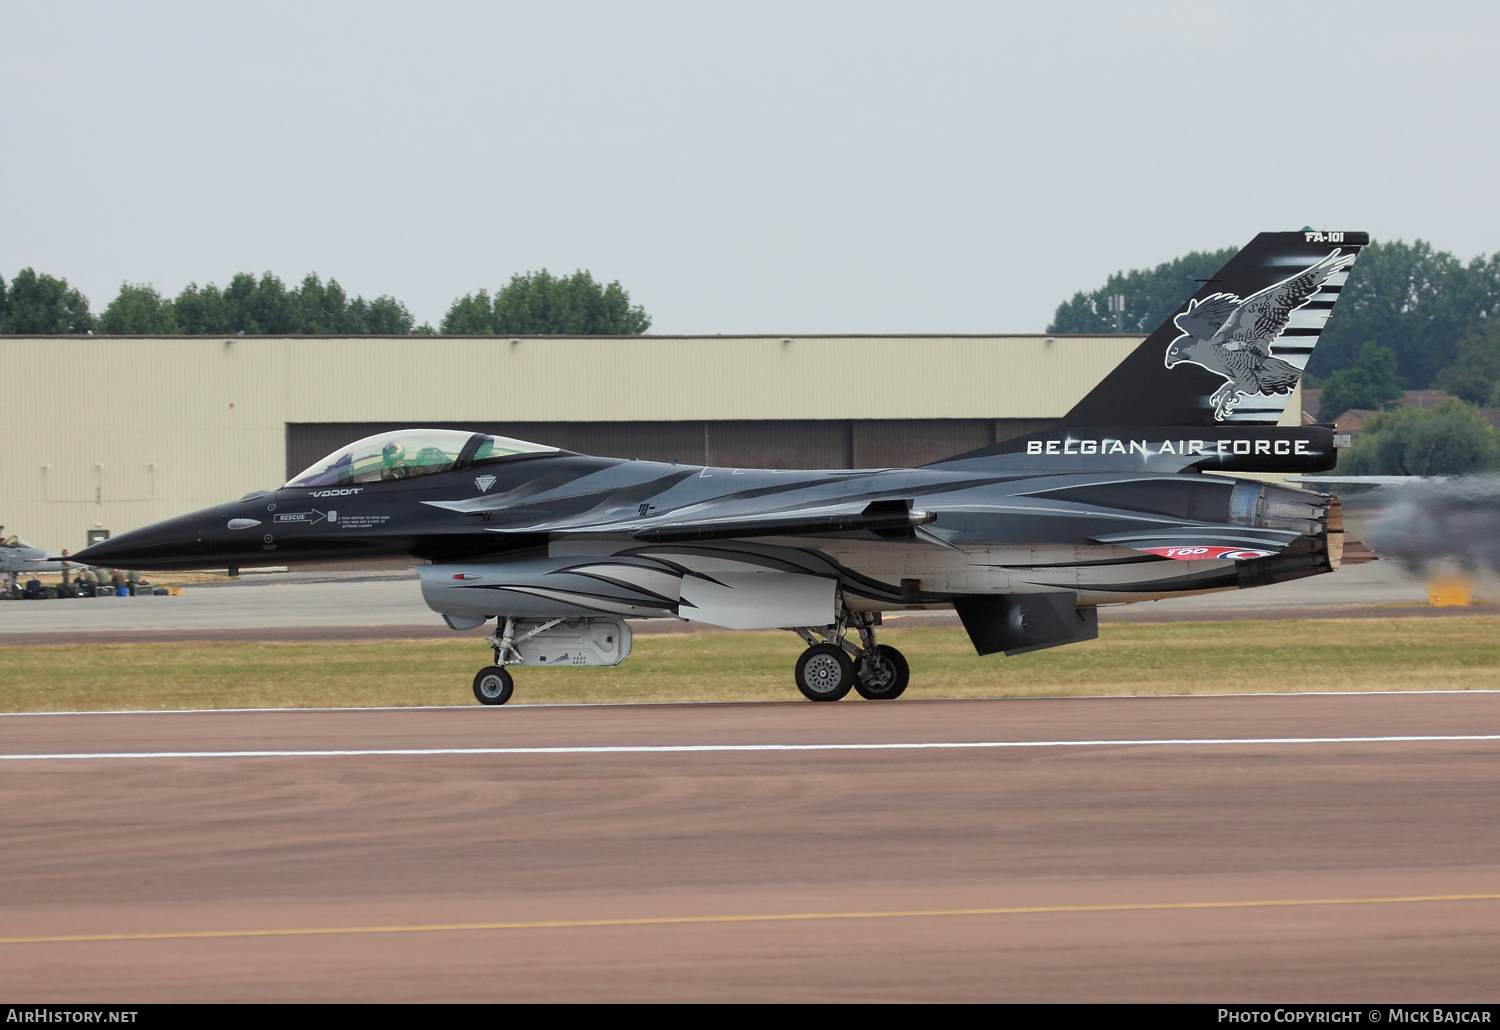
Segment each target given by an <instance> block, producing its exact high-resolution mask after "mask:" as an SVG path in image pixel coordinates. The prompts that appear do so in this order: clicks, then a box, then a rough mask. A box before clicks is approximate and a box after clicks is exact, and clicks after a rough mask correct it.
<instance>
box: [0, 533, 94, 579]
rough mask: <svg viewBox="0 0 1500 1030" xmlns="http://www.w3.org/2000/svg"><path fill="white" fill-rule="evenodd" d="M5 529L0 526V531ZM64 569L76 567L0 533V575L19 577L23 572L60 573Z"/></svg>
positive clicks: (49, 552) (22, 541) (23, 541)
mask: <svg viewBox="0 0 1500 1030" xmlns="http://www.w3.org/2000/svg"><path fill="white" fill-rule="evenodd" d="M4 528H5V527H3V526H0V530H3V529H4ZM64 567H68V568H75V567H76V566H75V565H74V564H73V563H72V562H69V561H66V560H64V558H63V556H62V555H60V554H53V553H52V552H51V551H45V550H43V549H42V548H40V547H32V546H31V545H30V544H28V543H27V542H26V541H25V540H22V539H21V538H20V537H17V536H12V537H8V538H7V537H6V536H5V534H4V533H3V532H0V575H4V576H11V575H19V574H20V573H23V572H61V571H62V570H63V568H64Z"/></svg>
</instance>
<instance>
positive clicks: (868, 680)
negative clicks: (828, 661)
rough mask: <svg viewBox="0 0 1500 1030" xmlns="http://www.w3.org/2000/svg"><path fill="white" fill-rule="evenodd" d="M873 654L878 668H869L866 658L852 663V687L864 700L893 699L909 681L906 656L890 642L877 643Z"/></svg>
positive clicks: (908, 667)
mask: <svg viewBox="0 0 1500 1030" xmlns="http://www.w3.org/2000/svg"><path fill="white" fill-rule="evenodd" d="M875 656H876V657H875V661H876V662H878V663H879V667H878V668H875V669H872V668H870V664H871V662H870V660H869V659H867V658H861V659H860V660H859V661H857V662H855V663H854V689H855V690H857V691H859V696H860V697H862V698H864V699H865V700H866V701H894V700H896V698H898V697H900V696H901V693H902V691H904V690H905V689H906V684H907V683H909V682H910V681H911V666H909V665H907V664H906V656H905V655H904V654H902V653H901V652H900V651H897V650H896V649H895V648H894V647H892V646H891V645H890V644H880V645H878V646H877V647H876V648H875Z"/></svg>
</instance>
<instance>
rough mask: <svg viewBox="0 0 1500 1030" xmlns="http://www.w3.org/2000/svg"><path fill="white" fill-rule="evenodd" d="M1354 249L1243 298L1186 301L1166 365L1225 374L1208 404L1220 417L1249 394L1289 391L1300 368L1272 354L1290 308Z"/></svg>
mask: <svg viewBox="0 0 1500 1030" xmlns="http://www.w3.org/2000/svg"><path fill="white" fill-rule="evenodd" d="M1355 256H1356V255H1355V254H1344V253H1342V252H1340V251H1338V250H1335V251H1334V252H1333V253H1332V254H1329V255H1328V256H1327V257H1325V258H1323V259H1322V260H1321V261H1319V262H1318V263H1317V264H1315V265H1311V266H1309V267H1308V268H1306V269H1303V270H1302V271H1301V272H1298V273H1297V274H1296V275H1294V276H1291V277H1290V278H1287V279H1283V280H1282V281H1281V282H1279V283H1274V284H1273V285H1271V286H1267V287H1266V288H1265V289H1263V290H1261V291H1260V292H1258V293H1253V294H1251V295H1250V296H1249V297H1246V298H1245V299H1243V300H1241V299H1240V297H1239V296H1237V295H1236V294H1233V293H1212V294H1209V295H1208V296H1207V297H1204V298H1203V299H1202V300H1190V301H1188V306H1187V310H1185V311H1183V312H1182V313H1181V314H1180V315H1177V316H1176V317H1175V318H1173V319H1172V324H1173V325H1175V326H1176V327H1177V329H1178V330H1179V331H1180V333H1181V335H1180V336H1178V337H1177V338H1176V339H1174V340H1173V341H1172V342H1171V343H1170V344H1168V345H1167V358H1166V361H1167V367H1168V368H1173V367H1175V366H1177V365H1178V364H1181V363H1183V362H1187V363H1188V364H1191V365H1198V366H1200V367H1202V368H1206V369H1208V370H1209V371H1210V372H1214V373H1216V374H1218V375H1221V376H1223V377H1224V379H1225V382H1224V385H1223V386H1221V387H1219V388H1218V389H1217V390H1215V391H1214V393H1213V396H1211V397H1210V398H1209V403H1211V404H1212V405H1213V408H1214V419H1215V420H1216V421H1220V422H1222V421H1223V420H1224V419H1226V418H1228V417H1229V414H1230V413H1231V412H1232V411H1234V409H1235V406H1236V405H1238V404H1239V403H1240V402H1241V401H1242V400H1244V399H1245V398H1246V397H1251V396H1254V395H1256V394H1260V395H1262V396H1266V397H1269V396H1271V395H1272V394H1279V393H1290V392H1291V391H1292V389H1293V387H1295V386H1296V385H1297V380H1298V379H1299V378H1301V376H1302V370H1301V369H1299V368H1298V367H1297V366H1296V365H1293V364H1291V363H1289V362H1287V361H1283V360H1282V359H1281V358H1277V357H1273V356H1272V354H1271V345H1272V344H1273V343H1275V342H1276V339H1277V337H1279V336H1280V335H1281V333H1282V331H1283V330H1284V329H1286V327H1287V323H1288V322H1290V321H1291V318H1292V312H1293V311H1296V310H1297V309H1298V308H1300V307H1302V306H1304V305H1305V304H1307V303H1308V301H1310V300H1312V298H1313V295H1314V294H1316V293H1317V292H1318V291H1319V290H1321V289H1322V288H1323V284H1324V283H1326V282H1327V281H1328V279H1329V278H1330V277H1331V276H1334V275H1336V274H1338V273H1339V272H1342V271H1344V270H1345V269H1346V268H1348V267H1349V266H1350V265H1352V264H1353V263H1354V258H1355Z"/></svg>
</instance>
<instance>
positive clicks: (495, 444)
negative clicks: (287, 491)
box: [287, 429, 558, 486]
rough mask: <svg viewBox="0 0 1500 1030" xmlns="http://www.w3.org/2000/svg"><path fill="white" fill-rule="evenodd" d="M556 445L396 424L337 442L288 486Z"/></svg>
mask: <svg viewBox="0 0 1500 1030" xmlns="http://www.w3.org/2000/svg"><path fill="white" fill-rule="evenodd" d="M556 453H558V449H557V448H556V447H544V446H542V445H541V444H535V443H527V442H526V441H525V440H512V439H510V438H509V437H505V436H486V435H485V434H484V433H466V432H464V431H462V430H459V429H398V430H396V431H394V432H390V433H376V434H375V435H374V436H367V437H365V438H364V439H363V440H356V441H354V442H353V443H351V444H349V445H348V446H346V447H340V448H339V449H338V450H336V451H334V452H333V453H332V454H330V455H328V457H326V458H324V459H322V460H321V461H317V462H314V463H313V464H312V465H311V466H310V467H309V468H308V469H306V470H305V471H304V472H303V473H302V474H301V475H300V476H298V477H297V478H296V479H293V480H292V481H291V482H289V483H287V486H339V485H342V484H344V483H381V482H386V481H389V480H392V479H411V478H413V477H416V476H429V475H431V474H432V473H434V472H447V471H448V470H449V469H453V468H460V467H468V466H472V465H489V464H492V463H493V462H497V461H505V460H507V459H510V458H518V457H522V456H524V455H530V454H556Z"/></svg>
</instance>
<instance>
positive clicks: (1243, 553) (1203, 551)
mask: <svg viewBox="0 0 1500 1030" xmlns="http://www.w3.org/2000/svg"><path fill="white" fill-rule="evenodd" d="M1301 535H1302V534H1301V533H1300V532H1298V531H1296V530H1292V529H1251V528H1248V527H1242V526H1175V527H1171V528H1167V529H1149V530H1132V531H1131V532H1128V533H1108V534H1105V535H1104V536H1096V537H1092V538H1091V539H1092V540H1094V541H1095V542H1096V543H1101V544H1115V545H1116V546H1118V547H1129V548H1130V549H1131V550H1135V551H1140V552H1142V553H1144V554H1155V555H1159V556H1160V557H1162V558H1172V559H1174V560H1176V561H1245V560H1248V559H1250V558H1269V557H1271V556H1272V555H1274V554H1278V553H1280V552H1281V551H1282V550H1283V549H1284V548H1285V547H1286V546H1287V544H1290V543H1291V542H1292V541H1293V540H1295V539H1297V538H1298V537H1299V536H1301Z"/></svg>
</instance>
